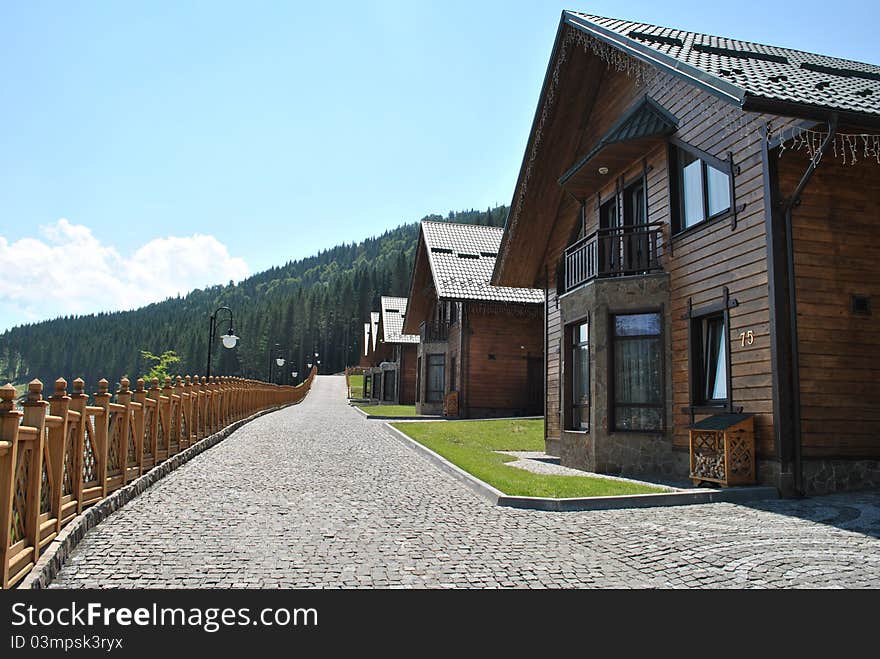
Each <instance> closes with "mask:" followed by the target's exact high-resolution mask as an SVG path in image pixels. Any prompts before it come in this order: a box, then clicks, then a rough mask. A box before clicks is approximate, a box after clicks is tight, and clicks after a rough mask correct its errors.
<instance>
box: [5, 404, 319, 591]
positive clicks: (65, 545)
mask: <svg viewBox="0 0 880 659" xmlns="http://www.w3.org/2000/svg"><path fill="white" fill-rule="evenodd" d="M300 402H302V401H300ZM297 404H298V403H290V404H288V405H282V406H281V407H275V408H273V409H271V410H263V411H262V412H257V413H256V414H252V415H251V416H249V417H247V418H246V419H241V420H240V421H236V422H235V423H233V424H231V425H229V426H227V427H226V428H224V429H223V430H221V431H219V432H216V433H214V434H213V435H209V436H208V437H205V438H204V439H201V440H199V441H198V442H196V443H195V444H193V445H192V446H190V447H188V448H186V449H184V450H183V451H181V452H180V453H177V454H175V455H173V456H172V457H170V458H168V459H167V460H165V461H163V462H162V463H160V464H158V465H156V466H155V467H153V468H152V469H150V471H148V472H147V473H145V474H143V475H142V476H139V477H138V478H136V479H134V480H133V481H132V482H131V483H129V484H128V485H126V486H124V487H121V488H119V489H118V490H116V491H115V492H113V493H112V494H109V495H107V496H106V497H105V498H104V499H101V500H100V501H99V502H98V503H96V504H95V505H93V506H90V507H89V508H86V510H84V511H83V512H82V513H81V514H79V515H77V516H76V517H75V518H74V519H73V520H72V521H71V522H70V523H69V524H67V526H65V527H64V528H63V529H61V532H60V533H59V534H58V535H57V536H56V537H55V539H54V540H53V541H52V542H51V543H50V544H49V546H48V547H47V548H46V551H45V552H43V554H42V555H41V556H40V558H39V559H38V560H37V563H36V565H34V567H33V569H32V570H31V571H30V573H29V574H28V575H27V576H26V577H25V578H24V579H23V580H22V581H21V583H19V584H18V586H16V588H18V589H20V590H36V589H42V588H46V587H47V586H48V585H49V584H50V583H51V582H52V580H53V579H54V578H55V577H56V576H58V573H59V572H60V571H61V568H62V567H64V563H65V562H66V561H67V559H68V557H69V556H70V555H71V553H73V550H74V549H76V547H77V545H79V543H80V542H82V539H83V538H84V537H85V536H86V534H87V533H88V532H89V531H90V530H91V529H93V528H95V527H96V526H97V525H98V524H100V523H101V522H103V521H104V520H105V519H107V518H108V517H109V516H110V515H112V514H113V513H115V512H116V511H117V510H119V509H120V508H122V507H123V506H125V504H127V503H128V502H129V501H131V500H132V499H134V498H135V497H137V496H138V495H140V494H142V493H143V492H145V491H146V490H147V489H148V488H150V487H151V486H153V485H154V484H155V483H157V482H159V481H160V480H162V479H163V478H165V476H167V475H168V474H170V473H171V472H173V471H175V470H176V469H177V468H178V467H180V466H182V465H184V464H186V463H187V462H189V461H190V460H192V459H193V458H194V457H196V456H197V455H199V454H201V453H204V452H205V451H207V450H208V449H210V448H212V447H214V446H216V445H217V444H219V443H220V442H222V441H223V440H224V439H226V438H227V437H229V435H231V434H232V433H233V432H235V431H236V430H238V429H239V428H241V427H242V426H243V425H245V424H247V423H249V422H251V421H253V420H255V419H258V418H259V417H261V416H264V415H266V414H270V413H272V412H277V411H279V410H283V409H285V408H287V407H290V406H291V405H297Z"/></svg>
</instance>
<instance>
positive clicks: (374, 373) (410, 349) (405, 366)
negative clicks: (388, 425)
mask: <svg viewBox="0 0 880 659" xmlns="http://www.w3.org/2000/svg"><path fill="white" fill-rule="evenodd" d="M406 302H407V300H406V298H405V297H390V296H385V295H383V296H382V298H381V309H382V311H381V312H375V311H374V312H372V313H371V314H370V322H369V323H364V350H365V354H364V358H363V359H362V360H361V366H364V367H366V370H365V372H364V387H365V391H364V397H365V398H369V399H371V400H374V401H377V402H381V403H389V404H397V405H412V404H413V403H414V402H415V391H416V350H417V345H418V342H419V337H418V335H412V334H404V333H403V331H402V330H403V321H404V318H405V316H406Z"/></svg>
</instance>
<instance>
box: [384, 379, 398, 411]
mask: <svg viewBox="0 0 880 659" xmlns="http://www.w3.org/2000/svg"><path fill="white" fill-rule="evenodd" d="M384 378H385V382H384V383H383V386H382V400H384V401H385V402H386V403H393V402H394V400H395V393H396V391H397V386H396V385H397V371H385V373H384Z"/></svg>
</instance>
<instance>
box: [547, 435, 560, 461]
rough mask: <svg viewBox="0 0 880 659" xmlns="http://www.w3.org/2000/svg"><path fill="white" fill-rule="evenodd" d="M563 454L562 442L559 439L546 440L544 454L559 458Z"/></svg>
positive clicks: (548, 438)
mask: <svg viewBox="0 0 880 659" xmlns="http://www.w3.org/2000/svg"><path fill="white" fill-rule="evenodd" d="M561 452H562V440H560V439H559V437H545V438H544V453H546V454H547V455H552V456H553V457H555V458H558V457H559V456H560V454H561Z"/></svg>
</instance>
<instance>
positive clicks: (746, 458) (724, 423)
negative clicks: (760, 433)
mask: <svg viewBox="0 0 880 659" xmlns="http://www.w3.org/2000/svg"><path fill="white" fill-rule="evenodd" d="M690 447H691V476H690V477H691V480H692V481H693V483H694V485H700V484H701V483H717V484H719V485H722V486H724V487H727V486H729V485H753V484H754V483H755V480H756V476H757V474H756V472H755V418H754V417H753V416H752V415H751V414H716V415H714V416H710V417H708V418H706V419H703V420H702V421H699V422H697V423H695V424H694V425H692V426H691V427H690Z"/></svg>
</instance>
